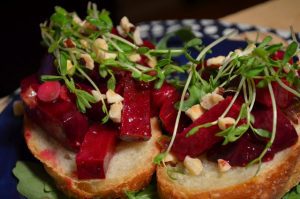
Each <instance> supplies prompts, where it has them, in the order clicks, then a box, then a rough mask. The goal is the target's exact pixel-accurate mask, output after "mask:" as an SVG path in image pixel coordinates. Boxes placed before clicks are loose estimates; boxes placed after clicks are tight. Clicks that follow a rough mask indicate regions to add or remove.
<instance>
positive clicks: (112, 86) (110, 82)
mask: <svg viewBox="0 0 300 199" xmlns="http://www.w3.org/2000/svg"><path fill="white" fill-rule="evenodd" d="M109 74H110V75H111V76H110V78H109V79H108V81H107V89H111V90H115V88H116V83H117V82H116V78H115V76H114V74H113V72H112V71H109Z"/></svg>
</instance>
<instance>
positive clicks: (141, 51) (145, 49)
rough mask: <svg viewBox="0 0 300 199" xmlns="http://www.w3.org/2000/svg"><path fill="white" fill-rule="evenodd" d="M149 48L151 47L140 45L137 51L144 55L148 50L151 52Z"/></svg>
mask: <svg viewBox="0 0 300 199" xmlns="http://www.w3.org/2000/svg"><path fill="white" fill-rule="evenodd" d="M149 50H150V49H149V48H148V47H139V48H138V49H137V53H139V54H142V55H144V54H146V53H147V52H149Z"/></svg>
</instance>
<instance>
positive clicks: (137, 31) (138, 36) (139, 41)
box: [133, 27, 144, 46]
mask: <svg viewBox="0 0 300 199" xmlns="http://www.w3.org/2000/svg"><path fill="white" fill-rule="evenodd" d="M133 41H134V43H135V44H136V45H138V46H140V45H142V44H143V43H144V42H143V40H142V38H141V34H140V28H139V27H136V29H135V30H134V32H133Z"/></svg>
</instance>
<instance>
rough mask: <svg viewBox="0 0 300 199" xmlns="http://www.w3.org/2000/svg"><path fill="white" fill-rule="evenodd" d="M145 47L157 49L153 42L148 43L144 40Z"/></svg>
mask: <svg viewBox="0 0 300 199" xmlns="http://www.w3.org/2000/svg"><path fill="white" fill-rule="evenodd" d="M143 46H144V47H148V48H150V49H154V48H155V45H154V44H153V43H152V42H150V41H148V40H144V41H143Z"/></svg>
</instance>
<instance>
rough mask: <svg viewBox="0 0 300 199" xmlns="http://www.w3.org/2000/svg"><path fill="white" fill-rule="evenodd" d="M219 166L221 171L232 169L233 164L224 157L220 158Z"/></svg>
mask: <svg viewBox="0 0 300 199" xmlns="http://www.w3.org/2000/svg"><path fill="white" fill-rule="evenodd" d="M218 167H219V170H220V171H221V172H226V171H229V170H230V169H231V165H230V164H229V163H228V162H227V161H226V160H223V159H218Z"/></svg>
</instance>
